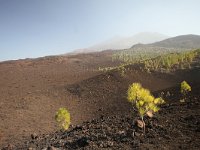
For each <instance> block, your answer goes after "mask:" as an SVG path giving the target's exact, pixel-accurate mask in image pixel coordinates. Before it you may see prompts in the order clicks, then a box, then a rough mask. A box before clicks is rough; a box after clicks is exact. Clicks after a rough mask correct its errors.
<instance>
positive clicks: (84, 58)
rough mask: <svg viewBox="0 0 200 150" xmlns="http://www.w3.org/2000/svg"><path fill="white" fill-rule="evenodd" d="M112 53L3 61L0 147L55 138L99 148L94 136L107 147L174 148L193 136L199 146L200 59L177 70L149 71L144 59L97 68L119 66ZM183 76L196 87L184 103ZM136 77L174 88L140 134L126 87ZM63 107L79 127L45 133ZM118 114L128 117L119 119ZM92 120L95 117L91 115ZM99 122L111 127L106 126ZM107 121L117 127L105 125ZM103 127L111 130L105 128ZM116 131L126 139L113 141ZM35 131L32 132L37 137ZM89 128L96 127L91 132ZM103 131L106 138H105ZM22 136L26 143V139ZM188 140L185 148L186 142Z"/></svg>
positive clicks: (156, 89) (40, 144)
mask: <svg viewBox="0 0 200 150" xmlns="http://www.w3.org/2000/svg"><path fill="white" fill-rule="evenodd" d="M112 53H113V51H105V52H100V53H89V54H78V55H72V56H55V57H44V58H38V59H33V60H32V59H27V60H19V61H8V62H3V63H0V73H1V78H0V83H1V84H0V93H1V101H0V120H2V121H1V122H0V147H3V146H6V145H7V144H12V145H16V147H15V146H11V145H10V147H13V148H14V149H15V148H16V149H20V148H21V149H27V148H29V147H32V148H37V149H42V148H45V147H48V146H51V145H53V146H54V147H59V148H61V149H64V148H66V149H72V148H80V149H82V148H86V149H87V148H88V149H91V148H95V149H101V148H103V147H106V146H104V145H103V147H102V145H101V143H100V144H99V143H98V142H97V141H99V142H103V143H104V142H105V143H106V142H108V141H109V142H111V143H112V144H108V143H107V146H112V148H114V149H117V148H127V149H132V148H133V147H134V146H136V148H148V146H150V147H152V149H155V148H158V149H159V147H160V146H164V147H166V148H169V149H170V148H181V147H180V145H182V144H185V145H187V144H188V143H189V147H192V148H198V143H199V136H198V135H197V133H198V132H199V119H198V118H199V116H200V112H199V100H200V99H199V95H200V93H199V83H200V78H199V76H200V70H199V58H198V59H197V60H195V63H194V66H192V68H191V69H186V70H177V71H175V72H172V73H159V72H152V73H148V72H146V71H144V70H143V69H142V66H140V65H130V66H128V68H129V69H127V70H128V71H127V72H126V74H125V76H121V75H120V73H119V72H118V71H117V70H113V71H110V72H107V73H104V72H100V71H98V68H99V67H107V66H116V65H119V63H120V62H118V61H116V62H112V59H111V56H112ZM183 80H187V81H188V82H189V83H190V84H191V85H192V87H194V88H193V92H192V93H191V95H189V96H188V97H187V103H185V104H183V105H181V104H180V102H179V100H180V98H181V96H180V94H178V93H179V84H180V82H181V81H183ZM133 82H140V83H142V85H143V86H144V87H145V88H148V89H150V90H151V91H152V92H153V93H154V94H155V95H159V94H160V93H161V92H162V91H163V92H164V93H167V92H168V91H169V92H170V93H171V95H170V96H169V97H166V100H167V104H166V105H164V106H163V108H162V110H161V112H160V113H159V114H158V115H157V116H156V117H155V118H154V120H152V123H151V121H150V122H149V126H147V134H146V136H144V135H143V134H142V133H141V132H140V130H138V131H137V132H136V134H137V138H136V139H135V141H134V139H132V138H133V137H132V133H133V132H135V130H137V128H136V127H132V125H133V120H134V119H135V117H136V115H135V114H134V115H133V116H130V115H131V114H132V113H131V109H132V108H131V105H130V104H129V103H128V102H127V100H126V96H127V95H126V92H127V89H128V86H129V85H130V84H131V83H133ZM190 100H191V102H190ZM60 107H66V108H67V109H68V110H69V111H70V114H71V118H72V125H76V126H75V127H71V129H70V131H69V132H64V133H62V132H61V133H60V132H59V133H56V134H51V135H48V133H53V132H54V131H56V130H58V128H57V126H56V124H55V120H54V116H55V112H56V111H57V110H58V108H60ZM113 116H114V118H113V119H112V117H113ZM120 116H122V118H123V117H125V118H126V119H125V120H122V118H121V117H120ZM110 117H111V119H110ZM93 119H96V120H94V121H93V122H90V121H91V120H93ZM159 120H160V121H159ZM181 120H182V122H181ZM83 122H86V123H85V124H82V123H83ZM120 122H122V126H120V124H121V123H120ZM79 124H82V125H79ZM103 124H104V125H103ZM147 124H148V123H147ZM101 126H102V128H104V127H106V129H101ZM126 126H127V127H126ZM107 128H113V129H115V128H116V130H110V131H108V130H109V129H107ZM124 128H126V129H124ZM98 129H99V130H98ZM85 130H86V131H85ZM129 130H130V132H129ZM101 131H102V132H104V131H105V132H107V131H108V134H104V133H101ZM121 131H123V132H121ZM115 132H116V134H117V135H118V134H120V135H118V136H119V137H121V136H125V137H126V138H127V141H124V140H122V139H123V138H122V139H121V138H120V139H118V140H116V139H115V137H116V136H117V135H115ZM173 132H174V134H176V135H178V140H177V142H175V143H172V141H174V139H175V135H173ZM130 133H131V134H130ZM31 134H33V135H34V136H32V140H31V139H30V135H31ZM42 134H46V136H42ZM64 134H65V137H63V136H64ZM92 134H93V135H94V134H96V135H95V136H94V139H92V138H91V137H92ZM98 134H99V137H98ZM102 134H103V135H102ZM35 135H37V136H35ZM86 135H87V136H86ZM164 135H167V136H164ZM102 136H104V138H100V137H102ZM105 136H106V137H105ZM83 137H84V138H83ZM82 138H83V139H82ZM162 140H163V142H162ZM184 140H185V142H184ZM24 141H28V142H27V143H26V144H23V142H24ZM59 141H61V142H60V144H59V143H58V142H59ZM131 141H132V142H131ZM151 141H153V142H154V143H151ZM156 141H157V142H156ZM158 141H160V142H158ZM123 142H125V144H123ZM134 142H135V144H134ZM80 143H85V144H80ZM170 143H171V145H170ZM140 145H141V147H140ZM145 145H146V146H145ZM153 145H154V146H153ZM185 145H184V148H188V147H186V146H185ZM7 148H8V147H7ZM107 148H108V149H109V147H107Z"/></svg>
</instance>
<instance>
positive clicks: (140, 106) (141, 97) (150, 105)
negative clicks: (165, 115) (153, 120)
mask: <svg viewBox="0 0 200 150" xmlns="http://www.w3.org/2000/svg"><path fill="white" fill-rule="evenodd" d="M127 99H128V101H129V102H130V103H132V105H133V107H136V108H137V111H138V113H139V115H140V117H141V119H142V121H143V125H144V131H145V123H144V119H143V117H144V115H146V114H147V115H148V114H149V113H150V112H151V113H155V112H157V111H158V110H159V109H160V108H159V107H158V105H159V104H163V103H164V100H163V99H162V98H160V97H159V98H155V97H154V96H153V95H151V93H150V91H149V90H148V89H145V88H143V87H142V86H141V84H140V83H133V84H132V85H130V86H129V89H128V97H127Z"/></svg>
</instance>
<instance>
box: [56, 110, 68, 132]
mask: <svg viewBox="0 0 200 150" xmlns="http://www.w3.org/2000/svg"><path fill="white" fill-rule="evenodd" d="M55 119H56V121H57V122H58V124H59V126H60V128H61V129H64V130H67V129H68V128H69V125H70V113H69V112H68V111H67V109H65V108H60V109H59V110H58V111H57V112H56V116H55Z"/></svg>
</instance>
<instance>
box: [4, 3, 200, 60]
mask: <svg viewBox="0 0 200 150" xmlns="http://www.w3.org/2000/svg"><path fill="white" fill-rule="evenodd" d="M199 5H200V1H198V0H190V1H188V0H169V1H162V0H154V1H149V0H140V1H137V0H124V1H121V0H108V1H107V0H84V1H82V0H76V1H74V0H57V1H54V0H42V1H41V0H34V1H27V0H18V1H13V0H0V21H1V23H0V53H1V55H0V61H6V60H17V59H25V58H38V57H43V56H51V55H60V54H65V53H69V52H72V51H74V50H76V49H84V48H88V47H91V46H93V45H96V44H98V43H101V42H104V41H106V40H109V39H112V38H113V37H115V36H121V37H130V36H133V35H135V34H138V33H141V32H156V33H160V34H163V35H167V36H169V37H175V36H179V35H186V34H194V35H200V28H199V26H200V21H198V20H199V18H200V10H199V8H198V7H199Z"/></svg>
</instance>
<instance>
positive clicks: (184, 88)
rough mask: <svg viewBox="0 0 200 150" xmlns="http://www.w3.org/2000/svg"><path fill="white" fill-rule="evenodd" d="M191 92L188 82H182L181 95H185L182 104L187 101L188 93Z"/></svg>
mask: <svg viewBox="0 0 200 150" xmlns="http://www.w3.org/2000/svg"><path fill="white" fill-rule="evenodd" d="M190 91H192V88H191V86H190V85H189V84H188V83H187V82H186V81H183V82H181V94H182V95H183V99H182V100H180V102H184V101H185V97H186V95H187V93H188V92H190Z"/></svg>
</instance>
